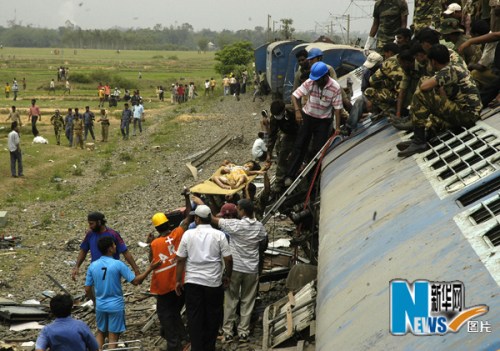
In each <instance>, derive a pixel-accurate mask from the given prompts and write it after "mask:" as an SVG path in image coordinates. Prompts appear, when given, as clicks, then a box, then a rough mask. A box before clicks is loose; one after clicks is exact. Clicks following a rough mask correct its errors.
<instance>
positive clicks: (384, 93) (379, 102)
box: [365, 88, 398, 111]
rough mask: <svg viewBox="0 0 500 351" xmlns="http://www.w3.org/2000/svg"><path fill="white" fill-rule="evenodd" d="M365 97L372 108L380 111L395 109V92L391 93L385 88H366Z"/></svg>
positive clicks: (396, 96) (396, 97) (396, 95)
mask: <svg viewBox="0 0 500 351" xmlns="http://www.w3.org/2000/svg"><path fill="white" fill-rule="evenodd" d="M365 97H366V98H367V99H368V100H369V101H370V102H371V103H372V104H373V106H375V107H377V108H379V109H380V110H382V111H388V110H390V109H394V110H395V109H396V101H397V99H398V94H397V93H396V92H395V91H391V90H389V89H386V88H382V89H375V88H367V89H366V90H365Z"/></svg>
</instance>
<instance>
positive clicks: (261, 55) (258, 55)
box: [253, 43, 270, 74]
mask: <svg viewBox="0 0 500 351" xmlns="http://www.w3.org/2000/svg"><path fill="white" fill-rule="evenodd" d="M269 44H270V43H265V44H263V45H261V46H259V47H258V48H257V49H255V50H254V51H253V57H254V59H255V72H257V74H258V73H259V71H260V72H265V71H266V55H267V47H268V46H269Z"/></svg>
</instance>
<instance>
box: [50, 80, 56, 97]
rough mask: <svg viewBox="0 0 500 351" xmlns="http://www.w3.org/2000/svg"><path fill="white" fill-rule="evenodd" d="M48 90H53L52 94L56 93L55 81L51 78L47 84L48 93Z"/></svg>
mask: <svg viewBox="0 0 500 351" xmlns="http://www.w3.org/2000/svg"><path fill="white" fill-rule="evenodd" d="M50 92H53V93H54V95H55V94H56V83H55V82H54V79H52V80H51V81H50V84H49V95H50Z"/></svg>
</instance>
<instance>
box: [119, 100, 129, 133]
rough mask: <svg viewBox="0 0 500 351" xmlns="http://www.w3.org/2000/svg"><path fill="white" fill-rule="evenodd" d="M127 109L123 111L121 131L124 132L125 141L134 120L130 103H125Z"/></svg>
mask: <svg viewBox="0 0 500 351" xmlns="http://www.w3.org/2000/svg"><path fill="white" fill-rule="evenodd" d="M124 106H125V108H124V109H123V111H122V120H121V125H120V130H121V132H122V136H123V140H127V139H128V135H129V126H130V121H131V120H132V111H131V110H130V109H129V108H128V103H125V105H124Z"/></svg>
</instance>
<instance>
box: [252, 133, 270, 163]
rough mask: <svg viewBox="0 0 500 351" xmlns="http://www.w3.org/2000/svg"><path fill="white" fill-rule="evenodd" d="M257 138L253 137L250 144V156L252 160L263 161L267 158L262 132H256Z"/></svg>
mask: <svg viewBox="0 0 500 351" xmlns="http://www.w3.org/2000/svg"><path fill="white" fill-rule="evenodd" d="M257 136H258V138H257V139H255V141H254V143H253V146H252V156H253V159H254V160H259V161H265V160H266V159H267V146H266V142H265V141H264V132H259V133H258V134H257Z"/></svg>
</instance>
